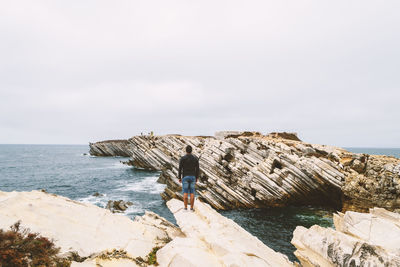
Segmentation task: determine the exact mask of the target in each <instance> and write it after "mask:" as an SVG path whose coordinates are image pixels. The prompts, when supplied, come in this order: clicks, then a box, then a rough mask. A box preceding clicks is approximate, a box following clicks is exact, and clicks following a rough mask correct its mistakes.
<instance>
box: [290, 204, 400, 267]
mask: <svg viewBox="0 0 400 267" xmlns="http://www.w3.org/2000/svg"><path fill="white" fill-rule="evenodd" d="M334 223H335V228H336V230H334V229H331V228H323V227H320V226H317V225H314V226H312V227H310V229H306V228H304V227H302V226H298V227H296V230H295V231H294V233H293V239H292V244H293V245H294V246H295V247H296V248H297V250H296V251H295V255H296V256H297V258H298V259H299V260H300V262H301V263H302V265H303V266H400V214H396V213H393V212H389V211H386V210H384V209H380V208H375V209H371V210H370V213H368V214H366V213H358V212H346V213H345V214H343V213H339V214H336V215H335V216H334Z"/></svg>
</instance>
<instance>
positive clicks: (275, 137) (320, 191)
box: [90, 131, 400, 211]
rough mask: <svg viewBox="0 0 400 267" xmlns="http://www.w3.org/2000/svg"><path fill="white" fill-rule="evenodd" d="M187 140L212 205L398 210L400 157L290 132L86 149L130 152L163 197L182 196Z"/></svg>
mask: <svg viewBox="0 0 400 267" xmlns="http://www.w3.org/2000/svg"><path fill="white" fill-rule="evenodd" d="M186 145H191V146H192V147H193V148H194V152H193V153H194V154H195V155H197V156H198V157H199V159H200V169H201V175H200V179H199V182H198V183H197V194H198V197H199V199H201V200H202V201H204V202H206V203H209V204H210V205H211V206H212V207H213V208H215V209H234V208H253V207H266V206H285V205H301V204H318V205H330V206H334V207H336V208H338V209H343V211H345V210H355V211H368V209H369V208H372V207H383V208H386V209H388V210H399V211H400V198H399V197H398V196H399V195H400V159H397V158H394V157H387V156H375V155H367V154H357V153H351V152H349V151H346V150H345V149H342V148H338V147H333V146H327V145H317V144H309V143H305V142H302V141H300V139H299V138H298V137H297V135H296V134H293V133H272V134H269V135H262V134H261V133H258V132H236V131H230V132H218V133H216V134H215V136H180V135H165V136H153V135H141V136H134V137H132V138H130V139H128V140H117V141H115V142H113V141H104V142H96V143H91V144H90V154H91V155H95V156H129V157H131V159H130V160H129V161H128V162H127V164H129V165H132V166H135V167H136V168H142V169H146V170H153V171H160V172H161V173H160V178H159V182H161V183H165V184H166V185H167V187H166V188H165V191H164V192H163V193H162V197H163V198H164V199H165V200H169V199H171V198H177V199H182V195H181V193H180V191H181V185H180V183H179V181H178V179H177V174H178V170H177V168H178V161H179V158H180V157H181V156H182V155H183V154H184V148H185V146H186Z"/></svg>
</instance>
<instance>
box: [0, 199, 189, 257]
mask: <svg viewBox="0 0 400 267" xmlns="http://www.w3.org/2000/svg"><path fill="white" fill-rule="evenodd" d="M19 220H20V221H21V226H22V227H24V228H29V229H30V230H31V231H33V232H38V233H40V234H41V235H42V236H44V237H47V238H51V239H54V242H55V244H56V245H57V246H59V247H60V248H61V252H60V253H61V254H62V255H67V254H68V253H70V252H77V253H78V254H79V255H80V256H81V257H89V256H91V257H94V258H96V255H97V254H102V253H105V252H107V251H113V250H115V249H117V250H121V251H125V252H126V255H127V257H130V258H138V257H141V258H142V259H145V258H146V256H147V255H148V254H149V253H150V252H151V251H152V249H153V248H154V247H157V246H164V245H165V244H166V243H167V242H169V241H170V240H171V239H173V238H175V237H176V236H182V233H181V231H180V230H179V228H177V227H175V226H173V225H172V224H171V223H170V222H168V221H167V220H165V219H163V218H162V217H160V216H158V215H157V214H155V213H152V212H146V214H145V215H144V216H143V217H139V218H137V219H136V220H135V221H132V220H131V219H129V218H128V217H126V216H121V215H116V214H113V213H111V212H110V211H109V210H107V209H102V208H99V207H97V206H94V205H91V204H85V203H80V202H77V201H73V200H70V199H68V198H65V197H61V196H56V195H53V194H48V193H44V192H40V191H32V192H1V191H0V228H1V229H9V227H10V225H12V224H14V223H15V222H17V221H19ZM92 260H93V259H92ZM131 261H132V260H131Z"/></svg>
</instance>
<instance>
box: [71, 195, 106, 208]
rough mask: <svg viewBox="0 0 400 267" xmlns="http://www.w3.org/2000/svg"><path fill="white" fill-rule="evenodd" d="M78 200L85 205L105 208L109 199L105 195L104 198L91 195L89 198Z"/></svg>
mask: <svg viewBox="0 0 400 267" xmlns="http://www.w3.org/2000/svg"><path fill="white" fill-rule="evenodd" d="M77 200H78V201H80V202H83V203H89V204H93V205H96V206H100V207H105V206H106V205H107V201H108V197H107V194H103V195H102V196H98V197H95V196H92V195H90V196H87V197H83V198H79V199H77Z"/></svg>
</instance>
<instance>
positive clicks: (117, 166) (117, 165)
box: [107, 162, 132, 169]
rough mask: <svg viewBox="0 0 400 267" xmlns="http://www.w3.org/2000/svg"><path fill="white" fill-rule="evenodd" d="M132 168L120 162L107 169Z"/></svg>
mask: <svg viewBox="0 0 400 267" xmlns="http://www.w3.org/2000/svg"><path fill="white" fill-rule="evenodd" d="M131 168H132V166H129V165H126V164H123V163H122V162H115V163H114V164H113V165H112V166H109V167H107V169H131Z"/></svg>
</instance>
